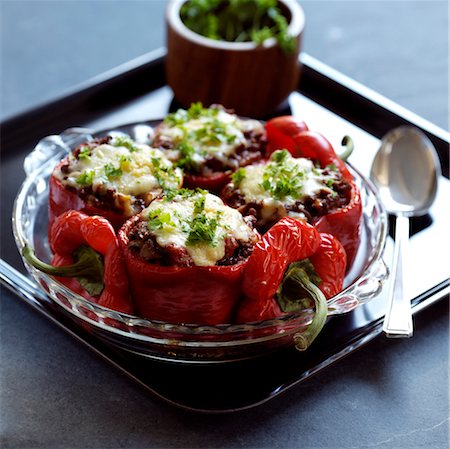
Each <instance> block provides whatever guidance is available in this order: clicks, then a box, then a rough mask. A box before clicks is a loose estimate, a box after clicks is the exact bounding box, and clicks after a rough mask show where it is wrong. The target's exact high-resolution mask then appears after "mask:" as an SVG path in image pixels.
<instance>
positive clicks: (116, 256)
mask: <svg viewBox="0 0 450 449" xmlns="http://www.w3.org/2000/svg"><path fill="white" fill-rule="evenodd" d="M50 247H51V249H52V251H53V252H54V256H53V258H52V261H51V265H48V264H46V263H43V262H42V261H40V260H39V259H37V258H36V256H35V255H34V252H33V250H32V249H31V248H29V247H25V248H24V251H23V253H24V257H25V259H26V260H27V261H28V262H29V263H30V264H31V265H33V266H34V267H35V268H37V269H39V270H41V271H43V272H44V273H47V274H49V275H52V276H55V277H57V279H58V280H59V281H60V282H61V283H63V284H64V285H66V286H67V287H68V288H70V289H71V290H73V291H75V292H76V293H78V294H80V295H82V296H83V297H85V298H86V299H88V300H89V301H92V302H95V303H97V304H99V305H101V306H104V307H107V308H109V309H113V310H117V311H119V312H124V313H132V312H133V307H132V303H131V301H130V298H129V289H128V278H127V274H126V269H125V264H124V261H123V257H122V253H121V251H120V247H119V243H118V240H117V237H116V234H115V232H114V229H113V227H112V226H111V224H110V223H109V222H108V220H106V219H105V218H103V217H99V216H88V215H86V214H84V213H82V212H79V211H68V212H65V213H63V214H62V215H60V216H58V217H57V218H56V219H55V221H54V223H53V226H52V228H51V230H50Z"/></svg>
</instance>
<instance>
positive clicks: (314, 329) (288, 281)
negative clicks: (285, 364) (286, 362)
mask: <svg viewBox="0 0 450 449" xmlns="http://www.w3.org/2000/svg"><path fill="white" fill-rule="evenodd" d="M311 269H312V270H314V268H313V267H312V264H311V263H310V262H309V261H307V260H305V261H302V262H296V263H293V264H291V265H290V266H289V268H288V270H287V271H286V274H285V277H284V279H283V282H282V283H281V285H280V288H279V289H278V292H277V296H278V302H279V304H280V307H281V308H282V310H283V311H285V312H286V311H295V310H297V311H298V310H302V309H305V308H308V307H309V306H310V304H311V299H312V300H313V301H314V304H315V309H316V311H315V314H314V317H313V320H312V322H311V324H310V325H309V326H308V328H307V329H306V330H305V331H304V332H298V333H296V334H295V335H294V343H295V347H296V348H297V349H298V350H299V351H305V350H306V349H308V347H309V346H311V343H312V342H313V341H314V340H315V338H316V337H317V336H318V335H319V333H320V331H321V330H322V328H323V327H324V325H325V322H326V320H327V315H328V304H327V300H326V298H325V295H324V294H323V293H322V291H321V290H320V289H319V287H317V285H316V284H315V283H314V281H315V282H317V281H318V279H317V275H316V274H315V272H314V271H311Z"/></svg>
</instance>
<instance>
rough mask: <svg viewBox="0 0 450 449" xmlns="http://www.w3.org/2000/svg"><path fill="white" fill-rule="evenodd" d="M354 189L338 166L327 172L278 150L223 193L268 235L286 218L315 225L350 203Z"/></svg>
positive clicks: (245, 171)
mask: <svg viewBox="0 0 450 449" xmlns="http://www.w3.org/2000/svg"><path fill="white" fill-rule="evenodd" d="M350 194H351V185H350V184H349V182H347V181H346V180H345V179H344V178H343V177H342V175H341V173H340V172H339V171H338V170H337V168H336V166H334V165H328V166H326V167H324V168H321V167H319V166H316V165H314V163H313V162H312V161H311V160H310V159H306V158H294V157H292V155H291V154H290V153H289V152H288V151H287V150H277V151H275V152H274V153H272V155H271V157H270V159H269V160H268V161H267V162H265V163H260V164H256V165H250V166H248V167H243V168H240V169H239V170H238V171H237V172H235V173H234V174H233V175H232V181H231V182H230V183H229V184H228V185H227V186H226V187H225V188H224V189H223V190H222V194H221V195H222V198H223V199H224V201H225V202H226V203H227V204H228V205H229V206H231V207H234V208H237V209H239V211H240V212H241V213H242V214H243V215H253V216H255V217H256V220H257V221H256V227H257V228H258V230H260V231H261V232H265V231H267V230H268V229H269V228H270V227H272V226H273V225H274V224H275V223H276V222H277V221H278V220H280V219H281V218H283V217H285V216H289V217H293V218H297V219H299V220H304V221H308V222H309V223H314V222H315V221H317V219H318V218H319V217H321V216H323V215H326V214H328V213H329V212H330V211H331V210H334V209H337V208H341V207H343V206H345V205H346V204H348V203H349V201H350Z"/></svg>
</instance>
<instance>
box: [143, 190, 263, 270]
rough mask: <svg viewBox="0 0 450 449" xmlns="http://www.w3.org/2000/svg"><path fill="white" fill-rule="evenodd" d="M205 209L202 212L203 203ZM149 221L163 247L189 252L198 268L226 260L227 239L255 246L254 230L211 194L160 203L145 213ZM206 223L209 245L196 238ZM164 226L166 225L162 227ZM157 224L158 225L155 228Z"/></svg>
mask: <svg viewBox="0 0 450 449" xmlns="http://www.w3.org/2000/svg"><path fill="white" fill-rule="evenodd" d="M202 198H203V199H204V200H203V201H204V202H203V208H202V210H201V211H199V210H198V202H199V200H202ZM142 215H143V216H144V217H149V229H150V232H151V233H152V234H153V235H154V236H155V238H156V241H157V242H158V244H159V245H161V246H162V247H167V246H171V245H174V246H177V247H181V248H184V249H186V251H187V252H188V254H189V255H190V256H191V257H192V260H193V261H194V264H195V265H197V266H213V265H215V264H216V262H217V261H219V260H221V259H222V258H223V257H224V256H225V239H226V238H227V237H234V238H235V239H236V240H237V241H239V242H255V240H256V236H255V233H254V232H253V230H252V228H251V227H250V226H249V225H248V224H247V223H246V222H245V221H244V219H243V217H242V215H241V214H240V213H239V212H238V211H237V210H235V209H232V208H231V207H228V206H225V205H224V203H223V202H222V200H221V199H220V198H219V197H217V196H215V195H212V194H209V193H196V194H193V195H192V194H191V195H190V196H189V197H183V196H182V195H179V196H176V197H175V198H173V199H171V200H169V201H167V200H164V199H157V200H155V201H153V202H152V203H151V204H150V206H148V207H147V208H146V209H144V210H143V211H142ZM199 219H200V220H201V221H202V222H203V223H206V225H205V226H206V227H207V228H206V229H207V231H208V232H207V234H208V238H209V241H202V239H201V238H200V239H196V238H195V235H194V238H193V236H192V233H193V232H194V234H195V222H196V220H199ZM161 222H163V223H161ZM155 223H156V224H155Z"/></svg>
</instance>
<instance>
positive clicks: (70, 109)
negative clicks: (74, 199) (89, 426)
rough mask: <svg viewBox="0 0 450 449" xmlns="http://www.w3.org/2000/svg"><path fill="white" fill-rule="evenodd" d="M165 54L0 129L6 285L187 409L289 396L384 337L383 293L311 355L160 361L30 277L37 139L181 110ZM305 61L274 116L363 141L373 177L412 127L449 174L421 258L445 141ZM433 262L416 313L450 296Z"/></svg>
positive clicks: (358, 162) (421, 234) (444, 275)
mask: <svg viewBox="0 0 450 449" xmlns="http://www.w3.org/2000/svg"><path fill="white" fill-rule="evenodd" d="M164 57H165V53H164V50H158V51H156V52H153V53H150V54H148V55H144V56H143V57H141V58H139V59H137V60H135V61H132V62H130V63H128V64H126V65H124V66H122V67H119V68H117V69H115V70H113V71H111V72H108V73H107V74H105V75H103V76H100V77H98V78H96V79H94V80H92V81H91V82H89V83H87V84H86V85H83V86H81V87H80V88H78V89H76V90H74V91H73V92H71V93H69V94H67V95H66V96H64V97H62V98H60V99H57V100H55V101H53V102H51V103H48V104H45V105H43V106H40V107H38V108H36V109H33V110H31V111H28V112H26V113H24V114H21V115H19V116H17V117H14V118H12V119H9V120H7V121H5V122H4V123H3V124H2V125H1V127H2V133H1V157H2V191H1V198H2V216H1V226H2V232H1V257H2V259H1V260H0V280H1V282H2V284H3V285H4V286H5V287H7V288H8V289H10V290H11V291H12V292H14V293H15V294H16V295H17V296H18V297H19V298H21V299H22V300H24V301H25V302H26V303H27V304H29V305H30V306H32V307H33V308H34V309H35V310H37V311H38V312H40V313H42V314H43V315H44V316H46V317H47V318H49V319H50V320H51V321H52V322H53V323H55V324H56V325H57V326H59V327H61V328H63V329H64V330H65V331H66V332H68V333H69V334H71V335H72V336H73V337H74V338H76V339H77V340H79V341H80V342H81V343H83V344H84V345H86V346H87V347H89V348H90V349H91V350H93V351H94V352H95V353H97V354H98V355H99V356H101V357H102V358H103V359H105V360H106V361H108V362H109V363H111V364H112V365H113V366H114V367H115V368H117V369H118V370H120V371H121V372H122V373H124V374H126V375H127V376H128V377H130V378H131V379H133V380H134V381H135V382H137V383H139V384H140V385H142V386H143V387H144V388H145V389H147V390H148V391H150V392H151V393H153V394H154V395H157V396H158V397H160V398H162V399H164V400H165V401H168V402H170V403H172V404H174V405H177V406H180V407H184V408H187V409H190V410H196V411H204V412H227V411H236V410H240V409H245V408H249V407H253V406H256V405H258V404H261V403H263V402H265V401H267V400H269V399H271V398H273V397H275V396H277V395H279V394H281V393H283V392H285V391H287V390H288V389H289V388H290V387H292V386H294V385H296V384H298V383H299V382H301V381H303V380H305V379H307V378H308V377H310V376H311V375H313V374H315V373H317V372H318V371H320V370H321V369H324V368H325V367H327V366H329V365H331V364H332V363H334V362H336V361H337V360H339V359H340V358H342V357H344V356H345V355H346V354H349V353H350V352H352V351H354V350H355V349H357V348H359V347H360V346H362V345H364V344H366V343H367V342H369V341H370V340H372V339H373V338H375V337H376V336H377V335H379V334H380V333H381V325H382V320H383V317H384V311H385V308H386V295H385V294H381V295H380V296H379V297H378V298H376V299H374V300H373V301H371V302H370V303H368V304H366V305H364V306H361V307H359V308H358V309H356V310H354V311H353V312H351V313H348V314H346V315H341V316H337V317H334V318H333V319H332V320H330V321H329V323H327V325H326V327H325V329H324V330H323V332H322V333H321V335H320V337H319V338H318V339H317V340H316V342H315V343H314V345H313V346H312V347H311V348H310V349H309V350H308V351H307V352H305V353H299V352H297V351H296V350H295V349H294V348H285V349H282V350H279V351H277V352H274V353H271V354H268V355H266V356H263V357H259V358H255V359H251V360H245V361H239V362H230V363H222V364H211V365H196V364H190V363H186V364H179V363H170V362H161V361H155V360H150V359H145V358H143V357H141V356H139V355H135V354H131V353H128V352H124V351H122V350H118V349H117V348H114V347H112V346H109V345H107V344H106V343H105V342H103V341H101V340H99V339H97V338H96V337H94V336H92V335H91V334H90V333H88V332H87V331H85V330H84V329H83V328H81V327H80V326H78V325H77V324H76V323H75V322H74V321H73V320H72V319H71V317H70V315H68V313H67V312H66V311H65V310H64V309H62V308H60V307H59V306H58V305H57V304H55V303H54V302H53V301H52V300H50V299H49V298H48V297H47V296H46V295H45V294H44V293H43V292H42V291H41V290H39V289H38V288H37V286H36V284H35V283H34V282H33V281H32V280H31V279H30V278H29V277H28V276H27V275H26V274H25V273H26V271H25V269H24V266H23V264H22V261H21V258H20V256H19V254H18V251H17V248H16V246H15V243H14V238H13V236H12V229H11V215H12V208H13V201H14V198H15V196H16V193H17V191H18V189H19V187H20V184H21V183H22V181H23V179H24V176H25V174H24V172H23V169H22V164H23V160H24V158H25V157H26V155H27V154H28V153H29V152H30V151H31V150H32V149H33V148H34V146H35V145H36V143H37V142H38V141H39V140H40V139H41V138H43V137H45V136H47V135H49V134H59V133H60V132H62V131H63V130H64V129H66V128H70V127H73V126H83V127H89V128H93V129H96V130H97V129H105V128H112V127H114V126H118V125H122V124H125V123H131V122H139V121H148V120H151V119H156V118H160V117H163V116H164V115H165V114H166V113H167V112H168V111H169V110H173V109H175V108H176V107H177V104H176V102H175V101H174V100H173V98H172V93H171V91H170V89H169V88H168V87H167V86H166V85H165V77H164ZM301 61H302V63H303V73H302V78H301V81H300V84H299V87H298V91H297V92H294V93H293V94H292V95H291V96H290V98H289V100H288V101H287V102H286V103H285V104H284V105H282V107H280V109H279V110H278V111H276V113H275V114H274V115H280V114H290V113H292V114H294V115H298V116H301V117H302V118H303V119H305V121H306V122H307V123H308V124H309V125H310V128H312V129H317V130H318V131H322V132H324V134H325V135H326V136H327V137H329V138H330V140H333V138H341V137H342V136H343V135H344V134H351V135H352V136H353V137H354V140H355V142H356V143H357V148H356V152H355V154H354V155H353V156H352V162H353V164H354V165H355V166H357V167H358V168H359V169H360V170H361V171H362V172H363V173H364V172H366V174H367V170H368V167H370V162H371V160H372V158H373V156H374V153H375V151H376V149H377V145H378V139H379V138H380V137H382V136H383V135H384V134H385V133H387V132H388V131H389V130H391V129H392V128H395V127H397V126H400V125H413V126H416V127H418V128H420V129H421V130H422V131H424V132H425V133H426V134H427V135H428V137H429V138H430V139H431V141H432V142H433V144H434V145H435V147H436V149H437V151H438V154H439V158H440V160H441V164H442V171H443V174H444V176H443V177H442V179H440V186H439V194H438V198H437V201H436V203H437V204H436V205H435V206H434V207H433V209H432V210H431V212H430V214H429V215H426V216H424V217H419V218H417V219H414V220H413V223H412V229H411V231H412V232H411V233H412V238H411V241H412V248H413V251H415V253H416V254H415V255H417V256H418V257H420V256H421V254H420V253H421V252H423V251H425V250H426V249H427V248H430V247H431V245H433V243H434V242H436V241H437V239H438V238H439V236H440V235H441V233H442V232H443V230H445V228H444V227H443V226H444V225H445V223H446V221H447V217H446V215H447V210H448V204H449V201H450V182H449V181H448V179H447V178H448V173H449V160H448V148H449V134H448V133H446V132H445V131H443V130H442V129H440V128H438V127H436V126H434V125H432V124H430V123H429V122H427V121H425V120H423V119H421V118H420V117H418V116H416V115H414V114H412V113H410V112H409V111H406V110H405V109H403V108H401V107H400V106H398V105H396V104H394V103H392V102H390V101H389V100H387V99H385V98H383V97H381V96H380V95H378V94H376V93H374V92H372V91H370V90H369V89H367V88H365V87H364V86H361V85H359V84H357V83H356V82H354V81H352V80H350V79H348V78H347V77H345V76H343V75H341V74H339V73H337V72H335V71H334V70H332V69H330V68H329V67H327V66H325V65H323V64H322V63H320V62H319V61H317V60H315V59H314V58H312V57H310V56H308V55H306V54H303V55H302V56H301ZM327 133H328V134H327ZM333 143H334V144H336V142H333ZM337 144H338V143H337ZM443 206H444V207H443ZM434 246H436V245H434ZM424 248H425V249H424ZM391 250H392V241H391V239H390V240H389V242H388V245H387V248H386V254H385V261H386V262H387V264H388V265H389V263H390V257H391ZM441 251H444V249H442V250H441ZM437 253H439V249H438V250H437ZM434 256H435V257H434V258H432V260H433V261H432V262H430V263H427V264H426V267H423V266H422V267H421V279H425V280H424V281H423V282H418V283H415V285H414V286H413V287H412V288H411V292H410V294H411V298H412V305H413V313H414V314H415V315H416V314H417V313H419V312H420V311H421V310H423V309H424V308H425V307H428V306H430V305H431V304H433V303H435V302H437V301H439V300H441V299H442V298H444V297H445V296H446V295H448V292H449V290H450V281H449V279H448V272H447V270H446V268H445V264H442V260H443V259H442V258H441V259H440V258H439V257H436V251H435V254H434ZM438 256H439V254H438ZM424 271H425V272H424ZM413 272H414V268H413ZM385 290H386V289H385ZM274 366H276V367H277V369H276V370H274V369H273V367H274Z"/></svg>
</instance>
